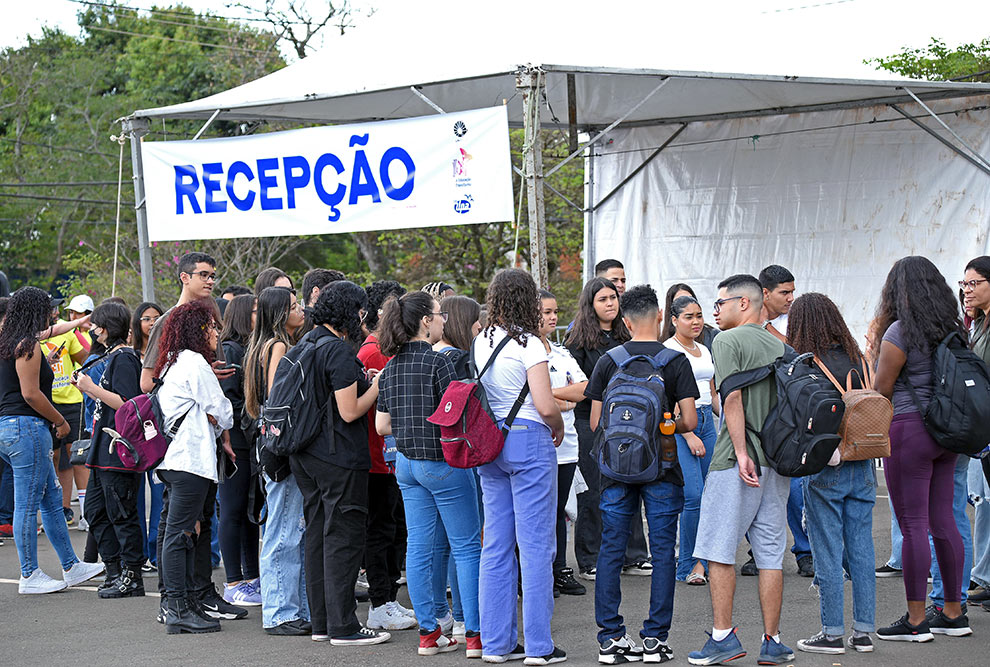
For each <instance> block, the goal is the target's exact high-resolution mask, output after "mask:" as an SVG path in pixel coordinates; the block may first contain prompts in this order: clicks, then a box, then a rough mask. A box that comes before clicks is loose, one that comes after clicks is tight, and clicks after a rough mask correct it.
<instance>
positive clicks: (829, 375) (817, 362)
mask: <svg viewBox="0 0 990 667" xmlns="http://www.w3.org/2000/svg"><path fill="white" fill-rule="evenodd" d="M814 361H815V365H816V366H818V368H820V369H821V371H822V373H824V374H825V377H827V378H828V379H829V381H830V382H831V383H832V384H834V385H835V388H836V389H838V390H839V394H845V393H846V391H847V390H848V391H851V390H852V374H853V371H855V370H856V369H855V368H854V369H853V370H851V371H849V375H848V376H846V387H847V389H843V388H842V385H840V384H839V381H838V380H836V379H835V376H834V375H832V371H830V370H829V369H828V367H827V366H825V364H824V363H822V360H821V359H819V358H818V357H817V355H816V356H815V358H814Z"/></svg>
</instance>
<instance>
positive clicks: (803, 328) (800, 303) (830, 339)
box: [787, 292, 863, 364]
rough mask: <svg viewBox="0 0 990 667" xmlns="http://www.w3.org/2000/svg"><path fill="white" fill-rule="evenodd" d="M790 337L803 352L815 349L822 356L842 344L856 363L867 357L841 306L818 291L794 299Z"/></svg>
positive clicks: (788, 333) (791, 311)
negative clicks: (847, 323)
mask: <svg viewBox="0 0 990 667" xmlns="http://www.w3.org/2000/svg"><path fill="white" fill-rule="evenodd" d="M787 341H788V343H789V344H790V346H791V347H793V348H794V350H795V351H797V352H798V353H801V354H804V353H805V352H811V353H813V354H815V355H816V356H818V357H821V356H823V355H824V354H825V353H826V352H828V351H829V350H831V349H832V348H834V347H835V346H836V345H838V346H839V347H841V348H842V351H843V352H845V353H846V356H848V357H849V359H850V360H852V362H853V363H854V364H856V363H859V360H860V359H862V358H863V353H862V352H861V351H860V349H859V346H858V345H857V344H856V340H855V339H854V338H853V336H852V334H851V333H850V332H849V327H848V326H846V320H845V318H843V317H842V313H841V312H840V311H839V307H838V306H836V305H835V303H834V302H833V301H832V300H831V299H830V298H828V297H827V296H825V295H824V294H819V293H818V292H808V293H807V294H802V295H801V296H799V297H798V298H796V299H794V303H792V304H791V310H790V315H789V316H788V320H787Z"/></svg>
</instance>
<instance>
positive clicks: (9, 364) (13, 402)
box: [0, 351, 55, 419]
mask: <svg viewBox="0 0 990 667" xmlns="http://www.w3.org/2000/svg"><path fill="white" fill-rule="evenodd" d="M35 354H41V353H40V352H38V351H35ZM16 364H17V360H16V359H3V360H0V417H37V418H39V419H44V417H42V416H41V415H39V414H38V413H37V412H35V410H34V408H32V407H31V406H30V405H28V404H27V401H25V400H24V395H23V394H21V379H20V378H19V377H17V365H16ZM54 381H55V373H53V372H52V367H51V366H49V365H48V361H47V360H46V359H45V357H44V355H42V356H41V368H40V369H39V370H38V386H39V388H40V389H41V393H42V394H44V395H45V397H46V398H47V399H48V400H49V401H50V400H52V383H53V382H54Z"/></svg>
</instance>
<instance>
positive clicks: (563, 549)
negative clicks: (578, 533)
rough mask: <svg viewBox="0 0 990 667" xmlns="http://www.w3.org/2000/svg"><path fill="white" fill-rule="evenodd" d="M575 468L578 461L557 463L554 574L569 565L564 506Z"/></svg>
mask: <svg viewBox="0 0 990 667" xmlns="http://www.w3.org/2000/svg"><path fill="white" fill-rule="evenodd" d="M575 468H577V463H561V464H558V465H557V557H556V558H554V560H553V571H554V574H556V573H557V572H560V571H561V570H563V569H564V568H565V567H567V512H566V511H564V506H566V505H567V496H568V495H569V494H570V490H571V482H573V481H574V469H575Z"/></svg>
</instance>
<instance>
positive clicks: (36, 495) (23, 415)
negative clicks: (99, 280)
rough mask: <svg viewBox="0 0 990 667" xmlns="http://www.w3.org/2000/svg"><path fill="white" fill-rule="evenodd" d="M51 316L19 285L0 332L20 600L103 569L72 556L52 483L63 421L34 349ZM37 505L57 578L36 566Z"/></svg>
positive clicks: (0, 420) (38, 296)
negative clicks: (54, 438)
mask: <svg viewBox="0 0 990 667" xmlns="http://www.w3.org/2000/svg"><path fill="white" fill-rule="evenodd" d="M50 312H51V297H50V296H49V295H48V294H47V293H46V292H44V291H43V290H40V289H38V288H37V287H22V288H20V289H19V290H17V291H16V292H14V294H13V295H12V296H11V297H10V301H9V302H8V303H7V314H6V316H5V317H4V320H3V327H0V458H2V459H3V461H4V462H5V463H6V464H7V465H9V466H10V467H11V469H12V470H13V477H14V523H13V526H14V543H15V544H16V545H17V558H18V560H19V561H20V564H21V579H20V582H19V585H18V592H19V593H23V594H30V593H52V592H54V591H59V590H62V589H63V588H65V587H66V586H75V585H76V584H80V583H82V582H84V581H86V580H88V579H92V578H93V577H95V576H96V575H98V574H99V573H100V572H102V571H103V565H100V564H98V563H81V562H79V559H78V558H76V554H75V552H74V551H73V550H72V543H71V542H70V540H69V529H68V527H67V526H66V524H65V515H64V514H63V512H62V492H61V489H59V487H58V483H57V482H56V481H55V468H54V467H53V466H52V436H51V429H52V427H54V429H55V434H56V436H57V437H59V438H64V437H65V436H66V435H67V434H68V433H69V423H68V422H67V421H66V420H65V419H64V418H63V417H62V415H61V414H60V413H59V411H58V410H56V409H55V406H54V405H52V401H51V393H52V382H53V381H54V377H55V376H54V373H53V372H52V369H51V367H50V366H49V365H48V363H47V362H46V360H45V356H44V354H43V353H42V351H41V345H40V344H39V343H38V332H39V331H41V330H42V329H44V328H45V326H46V325H47V324H48V321H49V314H50ZM39 507H40V509H41V521H42V523H43V524H44V527H45V535H46V536H48V540H49V541H50V542H51V543H52V546H53V547H54V548H55V552H56V553H57V554H58V558H59V560H60V561H61V563H62V570H63V574H62V579H52V578H51V577H49V576H48V575H47V574H45V573H44V572H42V571H41V568H40V567H38V531H37V523H36V521H37V520H36V518H35V517H36V516H37V514H38V509H39Z"/></svg>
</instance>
